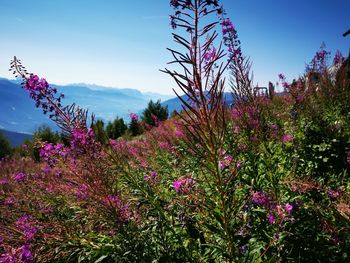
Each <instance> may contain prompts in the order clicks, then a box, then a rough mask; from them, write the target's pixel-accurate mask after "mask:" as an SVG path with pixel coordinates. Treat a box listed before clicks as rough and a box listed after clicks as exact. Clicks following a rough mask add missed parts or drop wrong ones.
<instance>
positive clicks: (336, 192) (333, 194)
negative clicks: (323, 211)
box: [327, 190, 340, 199]
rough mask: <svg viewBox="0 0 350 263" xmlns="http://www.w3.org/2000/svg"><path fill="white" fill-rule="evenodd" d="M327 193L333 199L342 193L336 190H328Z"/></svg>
mask: <svg viewBox="0 0 350 263" xmlns="http://www.w3.org/2000/svg"><path fill="white" fill-rule="evenodd" d="M327 195H328V196H329V197H330V198H331V199H337V198H338V197H339V196H340V193H339V192H338V191H334V190H328V192H327Z"/></svg>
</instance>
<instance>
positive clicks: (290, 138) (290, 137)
mask: <svg viewBox="0 0 350 263" xmlns="http://www.w3.org/2000/svg"><path fill="white" fill-rule="evenodd" d="M293 139H294V137H293V135H292V134H284V135H283V136H282V142H283V143H288V142H291V141H293Z"/></svg>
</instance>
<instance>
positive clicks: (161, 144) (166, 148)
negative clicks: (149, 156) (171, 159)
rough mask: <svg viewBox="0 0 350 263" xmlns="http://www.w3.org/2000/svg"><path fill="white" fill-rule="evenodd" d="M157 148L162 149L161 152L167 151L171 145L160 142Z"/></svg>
mask: <svg viewBox="0 0 350 263" xmlns="http://www.w3.org/2000/svg"><path fill="white" fill-rule="evenodd" d="M159 148H160V149H162V150H167V151H169V150H170V149H171V144H170V143H169V142H160V143H159Z"/></svg>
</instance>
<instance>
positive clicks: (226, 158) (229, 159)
mask: <svg viewBox="0 0 350 263" xmlns="http://www.w3.org/2000/svg"><path fill="white" fill-rule="evenodd" d="M232 161H233V157H232V156H231V155H225V156H224V158H223V159H222V160H220V161H219V165H220V168H221V170H223V169H225V168H226V167H228V166H230V164H231V163H232Z"/></svg>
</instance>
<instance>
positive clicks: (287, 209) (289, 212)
mask: <svg viewBox="0 0 350 263" xmlns="http://www.w3.org/2000/svg"><path fill="white" fill-rule="evenodd" d="M285 209H286V211H287V213H288V214H291V213H292V211H293V205H291V204H290V203H286V205H285Z"/></svg>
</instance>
